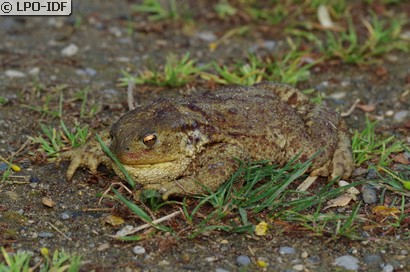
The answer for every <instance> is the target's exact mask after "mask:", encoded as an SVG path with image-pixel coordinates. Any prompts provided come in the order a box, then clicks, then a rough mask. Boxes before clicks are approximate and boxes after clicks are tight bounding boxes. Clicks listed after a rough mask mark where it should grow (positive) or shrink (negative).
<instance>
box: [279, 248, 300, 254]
mask: <svg viewBox="0 0 410 272" xmlns="http://www.w3.org/2000/svg"><path fill="white" fill-rule="evenodd" d="M295 253H296V250H295V249H294V248H293V247H287V246H283V247H280V248H279V254H281V255H285V254H295Z"/></svg>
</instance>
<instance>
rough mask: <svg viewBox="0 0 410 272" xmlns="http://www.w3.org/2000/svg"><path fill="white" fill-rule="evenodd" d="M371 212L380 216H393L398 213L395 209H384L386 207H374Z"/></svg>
mask: <svg viewBox="0 0 410 272" xmlns="http://www.w3.org/2000/svg"><path fill="white" fill-rule="evenodd" d="M373 212H374V213H377V214H380V215H395V214H398V213H400V211H399V210H398V209H397V208H395V207H386V206H376V207H373Z"/></svg>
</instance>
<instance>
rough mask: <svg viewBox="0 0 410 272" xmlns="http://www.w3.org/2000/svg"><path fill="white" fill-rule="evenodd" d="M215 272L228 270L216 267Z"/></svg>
mask: <svg viewBox="0 0 410 272" xmlns="http://www.w3.org/2000/svg"><path fill="white" fill-rule="evenodd" d="M215 272H229V270H226V269H223V268H219V267H218V268H215Z"/></svg>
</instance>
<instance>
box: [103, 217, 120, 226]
mask: <svg viewBox="0 0 410 272" xmlns="http://www.w3.org/2000/svg"><path fill="white" fill-rule="evenodd" d="M103 222H104V223H105V224H110V225H111V226H114V227H115V226H119V225H122V224H124V219H123V218H122V217H119V216H116V215H112V214H110V215H108V216H106V217H105V218H104V219H103Z"/></svg>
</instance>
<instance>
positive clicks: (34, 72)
mask: <svg viewBox="0 0 410 272" xmlns="http://www.w3.org/2000/svg"><path fill="white" fill-rule="evenodd" d="M28 73H29V74H30V75H32V76H35V75H38V74H39V73H40V68H38V67H34V68H31V69H30V70H29V71H28Z"/></svg>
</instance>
